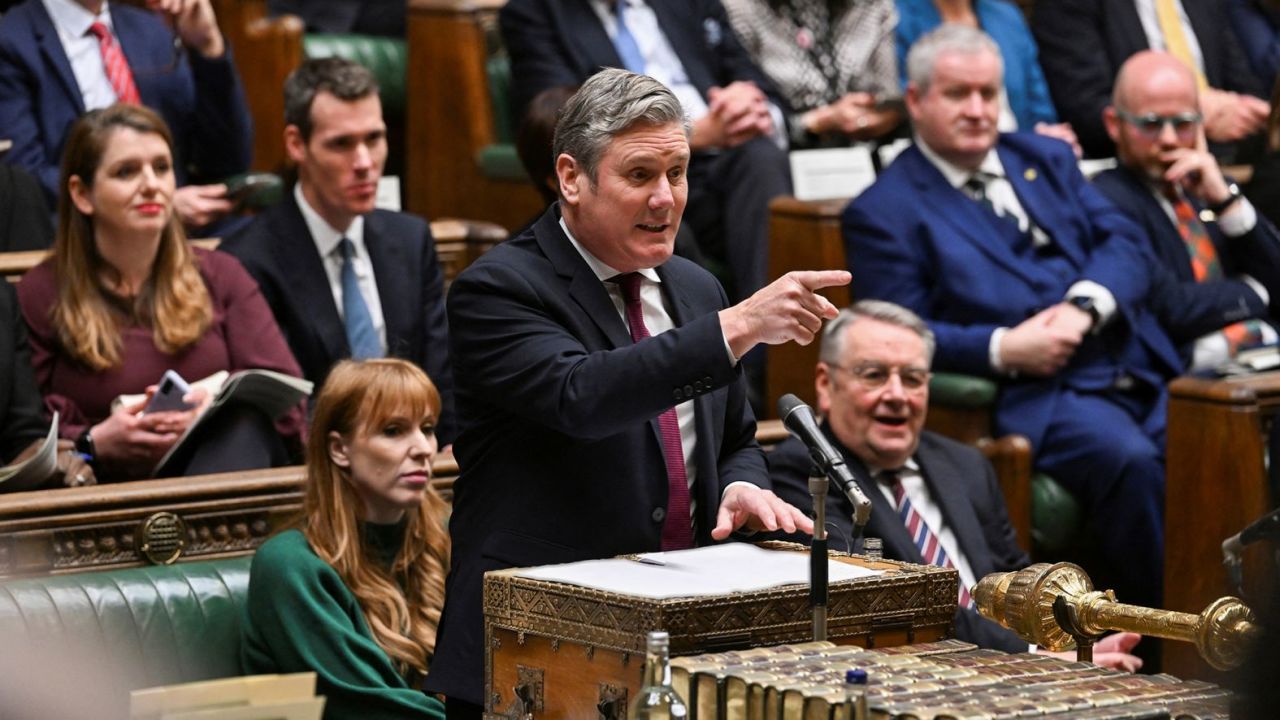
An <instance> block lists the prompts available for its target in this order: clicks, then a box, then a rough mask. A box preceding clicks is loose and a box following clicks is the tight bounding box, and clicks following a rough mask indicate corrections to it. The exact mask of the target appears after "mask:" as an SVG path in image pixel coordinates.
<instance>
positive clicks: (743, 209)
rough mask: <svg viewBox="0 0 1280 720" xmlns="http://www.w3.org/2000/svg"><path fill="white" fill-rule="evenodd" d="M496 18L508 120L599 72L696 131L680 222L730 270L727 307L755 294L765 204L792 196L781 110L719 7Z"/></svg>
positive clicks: (592, 1)
mask: <svg viewBox="0 0 1280 720" xmlns="http://www.w3.org/2000/svg"><path fill="white" fill-rule="evenodd" d="M618 8H621V11H619V10H618ZM500 19H501V24H502V37H503V41H504V43H505V44H506V47H507V51H508V53H509V54H510V56H511V79H512V82H511V88H512V93H513V95H514V100H515V102H514V103H513V108H514V110H515V112H516V116H515V119H516V120H517V121H519V119H520V118H522V117H523V116H524V109H525V107H526V106H527V105H528V103H529V101H530V100H532V99H533V98H534V97H536V96H537V95H538V93H540V92H542V91H544V90H546V89H548V88H552V87H565V86H575V85H579V84H581V83H582V82H583V81H584V80H586V79H587V78H588V77H590V76H591V75H593V74H594V73H596V72H597V71H598V70H600V68H602V67H615V68H626V69H628V70H631V71H633V72H637V73H643V74H646V75H649V76H651V77H653V78H655V79H656V80H658V81H659V82H661V83H663V84H664V85H666V86H667V87H669V88H671V90H672V92H674V93H675V95H676V97H677V98H679V99H680V102H681V104H682V105H683V106H684V109H685V112H686V113H688V115H689V117H690V119H691V120H692V121H693V131H692V134H691V136H690V138H689V144H690V146H691V148H692V150H693V160H692V162H691V163H690V164H689V208H688V212H687V213H686V218H685V220H686V222H687V223H688V224H689V225H690V226H691V227H692V229H693V231H694V235H695V237H696V238H697V241H698V243H699V245H700V246H701V248H702V249H703V250H704V251H705V252H706V254H709V255H711V256H713V257H719V258H723V259H724V260H725V261H726V262H727V263H728V265H729V267H730V269H731V270H732V276H733V287H732V288H731V290H732V292H731V293H730V295H731V297H733V299H734V300H735V301H737V300H740V299H742V298H746V297H748V296H750V295H751V293H753V292H755V291H756V290H758V289H760V288H761V287H763V286H764V284H765V281H766V279H767V278H766V277H765V276H766V273H767V268H768V228H769V201H770V200H771V199H772V198H774V197H777V196H779V195H785V194H788V193H790V192H791V179H790V173H789V171H788V168H787V160H786V154H785V153H784V152H783V147H785V144H786V142H785V140H786V137H787V135H786V129H785V128H784V127H783V117H784V116H783V113H782V111H781V107H780V106H781V105H782V104H783V101H782V100H781V99H780V98H779V97H778V96H777V95H776V94H774V93H773V89H772V86H771V84H770V83H769V81H768V80H767V79H766V77H765V75H764V74H763V73H762V72H761V71H760V69H759V68H757V67H756V65H755V64H754V63H753V62H752V60H751V57H750V55H749V54H748V53H747V51H746V50H745V49H744V48H743V47H742V45H741V44H740V43H739V42H738V39H737V36H736V35H734V33H733V28H732V27H731V26H730V24H729V21H728V18H727V16H726V15H725V11H724V8H723V7H721V5H720V2H719V0H624V1H623V2H622V3H621V4H619V3H618V2H615V1H613V0H511V2H508V3H507V4H506V5H505V6H504V7H503V8H502V12H501V15H500Z"/></svg>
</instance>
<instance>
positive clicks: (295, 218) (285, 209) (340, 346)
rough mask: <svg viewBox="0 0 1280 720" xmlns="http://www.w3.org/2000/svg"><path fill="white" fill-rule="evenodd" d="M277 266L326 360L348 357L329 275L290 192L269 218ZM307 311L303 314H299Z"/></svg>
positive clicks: (292, 300)
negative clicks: (328, 358) (270, 219)
mask: <svg viewBox="0 0 1280 720" xmlns="http://www.w3.org/2000/svg"><path fill="white" fill-rule="evenodd" d="M272 221H273V222H272V224H273V225H274V226H275V227H274V228H273V236H274V237H272V238H271V240H272V241H273V242H274V243H275V255H276V264H277V265H278V266H279V267H280V273H281V275H283V276H284V280H285V286H286V288H288V292H289V293H290V295H291V299H290V301H291V302H292V303H293V304H294V307H295V308H298V309H299V310H300V312H299V313H298V316H299V318H300V319H301V318H307V319H308V320H309V321H310V322H309V328H308V330H309V331H310V334H312V335H314V336H316V337H317V338H318V339H319V341H320V343H321V344H322V345H323V346H324V349H325V351H326V352H327V353H328V355H329V357H334V358H341V357H347V356H348V355H350V354H351V352H350V349H349V348H348V346H347V335H346V330H345V328H346V326H345V325H344V324H343V322H342V316H341V315H340V314H339V313H338V306H337V304H336V303H335V302H334V299H333V292H332V291H331V289H330V287H329V273H328V272H326V271H325V268H324V261H323V260H322V259H321V258H320V253H319V252H318V251H317V250H316V244H315V240H314V239H312V237H311V231H310V230H308V229H307V223H306V221H304V220H303V219H302V211H301V210H299V209H298V204H297V203H296V202H294V199H293V192H292V191H288V192H286V193H285V198H284V201H283V202H282V203H281V205H280V208H279V212H277V213H276V214H275V216H274V217H273V218H272ZM303 308H306V310H305V311H304V310H302V309H303Z"/></svg>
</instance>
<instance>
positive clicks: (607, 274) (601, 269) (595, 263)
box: [560, 215, 662, 283]
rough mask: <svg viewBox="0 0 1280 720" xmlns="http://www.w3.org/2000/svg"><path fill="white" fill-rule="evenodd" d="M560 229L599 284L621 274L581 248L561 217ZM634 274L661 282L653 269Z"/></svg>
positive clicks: (580, 244) (645, 269)
mask: <svg viewBox="0 0 1280 720" xmlns="http://www.w3.org/2000/svg"><path fill="white" fill-rule="evenodd" d="M560 229H561V230H563V231H564V234H565V237H567V238H569V243H570V244H571V245H573V249H574V250H577V251H578V254H579V255H581V256H582V259H583V260H586V261H587V267H589V268H591V272H593V273H595V275H596V277H597V278H598V279H599V280H600V282H604V281H606V280H610V279H612V278H614V277H617V276H618V275H621V274H622V273H621V272H619V271H617V270H615V269H613V268H611V267H609V265H608V264H606V263H605V262H604V261H603V260H601V259H600V258H598V257H596V256H595V255H592V254H591V251H590V250H588V249H586V248H585V247H583V246H582V243H580V242H578V238H576V237H574V236H573V233H572V232H570V231H569V225H568V224H566V223H565V221H564V216H563V215H561V216H560ZM636 272H638V273H640V275H642V276H643V277H644V278H646V279H648V280H650V281H652V282H656V283H660V282H662V278H660V277H658V271H657V270H654V269H653V268H644V269H643V270H637V271H636Z"/></svg>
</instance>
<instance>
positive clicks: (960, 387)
mask: <svg viewBox="0 0 1280 720" xmlns="http://www.w3.org/2000/svg"><path fill="white" fill-rule="evenodd" d="M996 391H997V387H996V384H995V383H994V382H992V381H990V380H988V379H986V378H980V377H976V376H974V375H957V374H955V373H946V372H936V373H934V374H933V379H931V380H930V381H929V402H930V403H932V404H934V405H946V406H949V407H962V408H979V407H985V406H988V405H993V404H994V403H995V401H996Z"/></svg>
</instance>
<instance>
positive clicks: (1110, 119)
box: [1102, 50, 1200, 183]
mask: <svg viewBox="0 0 1280 720" xmlns="http://www.w3.org/2000/svg"><path fill="white" fill-rule="evenodd" d="M1102 119H1103V122H1105V123H1106V126H1107V134H1108V135H1110V136H1111V139H1112V140H1113V141H1115V144H1116V157H1118V158H1119V159H1120V164H1122V165H1124V166H1125V167H1127V168H1129V169H1130V170H1133V171H1134V172H1136V173H1138V174H1140V175H1143V176H1145V177H1146V178H1147V179H1149V180H1151V181H1152V182H1156V183H1159V182H1163V177H1164V173H1165V171H1166V170H1167V169H1168V168H1169V165H1170V163H1171V162H1172V158H1171V155H1170V153H1172V152H1173V151H1175V150H1177V149H1178V148H1192V147H1195V146H1196V143H1197V141H1198V139H1199V133H1200V99H1199V95H1198V90H1197V88H1196V79H1195V76H1194V75H1192V74H1191V71H1190V70H1188V69H1187V68H1186V66H1185V65H1183V64H1182V63H1181V62H1178V60H1176V59H1175V58H1174V57H1173V56H1172V55H1169V54H1168V53H1163V52H1156V51H1154V50H1146V51H1144V52H1140V53H1138V54H1137V55H1134V56H1133V57H1131V58H1129V59H1128V60H1126V61H1125V63H1124V65H1123V66H1121V67H1120V74H1119V75H1117V76H1116V86H1115V92H1114V94H1113V96H1112V104H1111V107H1109V108H1107V109H1106V111H1105V112H1104V113H1103V115H1102Z"/></svg>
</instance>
